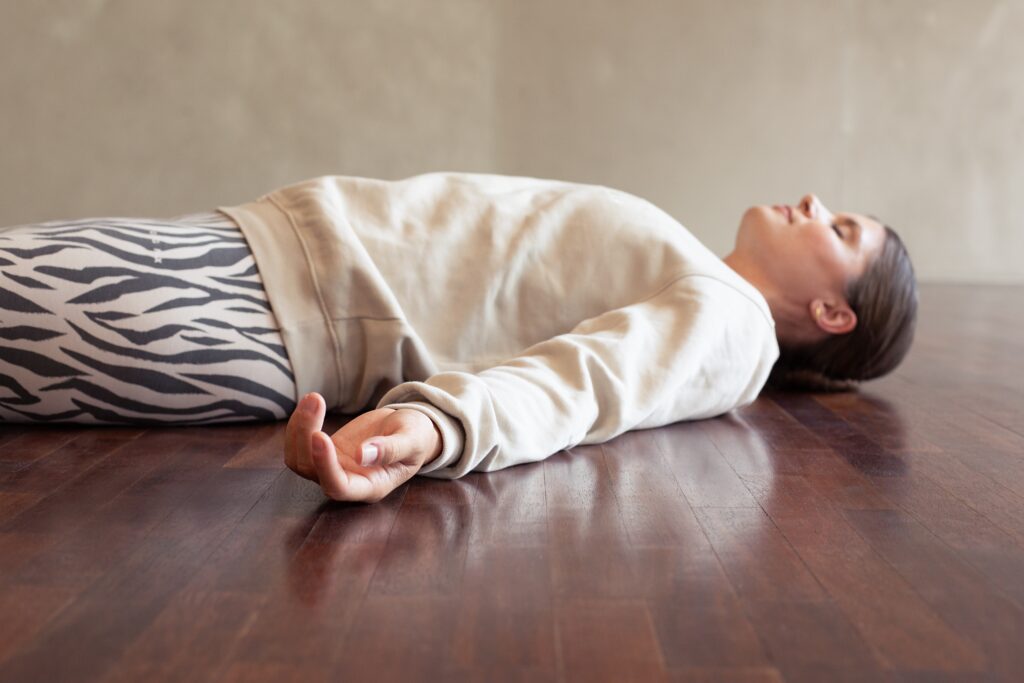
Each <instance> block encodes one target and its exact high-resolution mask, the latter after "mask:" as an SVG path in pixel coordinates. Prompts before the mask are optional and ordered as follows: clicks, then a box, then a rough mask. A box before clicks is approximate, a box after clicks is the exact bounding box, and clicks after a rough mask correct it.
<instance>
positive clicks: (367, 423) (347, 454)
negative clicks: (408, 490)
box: [284, 393, 441, 503]
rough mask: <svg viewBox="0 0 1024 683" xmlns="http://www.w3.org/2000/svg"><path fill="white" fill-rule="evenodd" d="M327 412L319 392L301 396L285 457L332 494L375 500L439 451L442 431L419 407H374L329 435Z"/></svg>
mask: <svg viewBox="0 0 1024 683" xmlns="http://www.w3.org/2000/svg"><path fill="white" fill-rule="evenodd" d="M326 413H327V405H326V403H325V402H324V398H323V396H321V395H320V394H317V393H312V394H307V395H306V396H305V397H303V399H302V400H301V401H300V402H299V405H298V406H296V408H295V412H294V413H292V416H291V418H290V419H289V420H288V427H287V429H286V431H285V452H284V459H285V464H286V465H288V467H289V468H290V469H291V470H293V471H294V472H295V473H296V474H298V475H299V476H301V477H305V478H306V479H311V480H313V481H315V482H317V483H318V484H320V488H321V489H323V492H324V493H325V494H326V495H327V496H328V497H330V498H333V499H334V500H347V501H365V502H368V503H374V502H376V501H378V500H380V499H382V498H384V496H386V495H388V494H389V493H391V492H392V491H393V490H395V489H396V488H398V487H399V486H401V485H402V484H404V483H405V482H406V481H408V480H409V479H410V478H411V477H412V476H413V475H414V474H416V472H418V471H419V469H420V468H421V467H423V465H424V464H426V463H428V462H430V461H431V460H433V459H434V458H436V457H437V456H438V455H439V454H440V453H441V434H440V432H439V431H438V430H437V427H435V426H434V423H433V421H432V420H431V419H430V418H429V417H427V416H426V415H424V414H423V413H421V412H419V411H416V410H408V409H400V410H394V409H392V408H378V409H376V410H371V411H369V412H366V413H363V414H362V415H359V416H358V417H355V418H353V419H352V421H351V422H349V423H348V424H346V425H345V426H344V427H342V428H341V429H339V430H338V431H336V432H335V433H334V434H333V435H331V436H327V434H325V433H324V432H323V431H322V429H323V426H324V416H325V415H326ZM373 446H376V456H374V453H373V450H374V449H373V448H372V447H373Z"/></svg>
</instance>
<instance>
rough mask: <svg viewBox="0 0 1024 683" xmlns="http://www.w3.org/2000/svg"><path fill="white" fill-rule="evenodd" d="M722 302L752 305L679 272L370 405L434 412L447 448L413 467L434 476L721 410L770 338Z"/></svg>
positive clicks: (760, 376) (748, 385)
mask: <svg viewBox="0 0 1024 683" xmlns="http://www.w3.org/2000/svg"><path fill="white" fill-rule="evenodd" d="M697 279H699V280H700V281H699V282H696V281H693V280H697ZM723 306H726V307H730V306H737V307H742V306H754V304H753V303H752V302H750V301H748V300H746V299H745V298H744V297H743V296H742V295H739V294H738V293H736V292H735V290H733V289H731V288H729V287H728V286H727V285H724V284H722V283H719V282H717V281H714V280H710V279H709V278H704V277H701V278H680V279H678V280H676V281H675V282H673V283H671V284H670V285H668V286H667V287H665V288H664V289H662V290H661V291H660V292H658V293H657V294H655V295H654V296H652V297H650V298H649V299H647V300H645V301H643V302H639V303H636V304H633V305H630V306H626V307H623V308H619V309H616V310H613V311H608V312H606V313H604V314H602V315H600V316H597V317H595V318H591V319H589V320H586V321H584V322H582V323H580V324H579V325H578V326H577V327H576V328H574V329H573V330H572V331H571V332H568V333H566V334H562V335H559V336H557V337H555V338H552V339H549V340H546V341H543V342H540V343H538V344H535V345H534V346H532V347H530V348H528V349H526V350H525V351H523V352H522V353H521V354H520V355H518V356H516V357H515V358H512V359H510V360H508V361H505V362H504V363H502V364H500V365H497V366H494V367H491V368H488V369H486V370H483V371H481V372H479V373H476V374H471V373H466V372H455V371H453V372H443V373H439V374H436V375H434V376H432V377H430V378H428V379H427V380H426V381H424V382H406V383H404V384H401V385H398V386H397V387H394V388H393V389H392V390H391V391H389V392H388V393H387V394H385V395H384V397H382V399H381V401H380V402H379V404H378V405H379V406H381V407H390V408H401V409H409V410H418V411H421V412H423V413H424V414H425V415H427V416H428V417H430V418H431V420H432V421H433V422H434V423H435V424H436V425H437V426H438V428H439V429H440V432H441V434H442V435H443V441H444V446H443V448H442V450H441V452H440V454H439V455H438V457H437V458H436V459H434V460H433V461H432V462H431V463H430V464H429V465H425V466H424V467H422V468H421V469H420V470H419V472H420V473H421V474H428V473H429V474H431V475H432V476H435V477H443V478H456V477H460V476H462V475H464V474H466V473H467V472H470V471H473V470H478V471H493V470H498V469H501V468H504V467H509V466H511V465H516V464H519V463H525V462H532V461H537V460H542V459H544V458H546V457H548V456H549V455H551V454H552V453H555V452H557V451H559V450H561V449H563V448H567V447H571V446H573V445H576V444H580V443H601V442H604V441H607V440H609V439H611V438H614V437H615V436H617V435H619V434H621V433H623V432H625V431H627V430H630V429H637V428H648V427H657V426H661V425H664V424H668V423H670V422H674V421H677V420H681V419H689V418H697V417H709V416H712V415H718V414H721V413H723V412H726V411H727V410H729V409H731V408H733V407H736V406H737V405H740V404H741V403H743V402H749V401H752V400H753V398H754V397H756V395H757V392H758V391H759V390H760V388H761V385H762V384H763V381H764V378H765V377H766V376H767V373H768V371H769V370H770V368H771V362H768V361H771V360H773V359H770V358H766V356H768V355H769V354H766V353H764V352H763V351H762V348H763V345H765V344H767V343H768V342H767V339H766V335H769V334H770V335H771V342H772V343H774V330H773V329H772V328H771V325H770V323H769V322H767V321H766V320H765V319H764V318H763V316H761V314H760V312H759V311H754V310H752V309H742V308H738V309H737V310H736V311H735V314H727V313H726V312H723V311H722V307H723Z"/></svg>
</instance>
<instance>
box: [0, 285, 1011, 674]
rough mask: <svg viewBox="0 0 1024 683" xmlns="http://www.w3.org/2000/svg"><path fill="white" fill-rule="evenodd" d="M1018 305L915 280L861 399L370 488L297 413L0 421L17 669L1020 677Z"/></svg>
mask: <svg viewBox="0 0 1024 683" xmlns="http://www.w3.org/2000/svg"><path fill="white" fill-rule="evenodd" d="M1022 299H1024V288H1013V287H986V288H971V287H962V286H960V287H954V286H928V287H925V288H924V289H923V292H922V301H921V304H922V317H921V321H920V325H919V333H918V341H917V344H916V346H915V348H914V350H913V352H912V355H911V357H910V358H909V359H908V360H907V362H906V363H905V364H904V366H903V367H902V368H901V369H900V370H898V371H897V373H895V374H894V375H893V376H891V377H889V378H886V379H884V380H880V381H877V382H873V383H869V384H868V385H866V386H865V388H864V389H863V390H862V391H861V392H860V393H856V394H846V395H810V394H804V395H771V394H768V395H765V396H762V398H760V399H759V400H758V401H757V402H756V403H755V404H754V405H752V406H750V407H748V408H747V409H744V410H742V411H739V412H736V413H734V414H733V415H731V416H728V417H724V418H719V419H715V420H708V421H703V422H695V423H684V424H677V425H672V426H670V427H666V428H662V429H659V430H649V431H642V432H633V433H630V434H626V435H624V436H622V437H620V438H619V439H616V440H615V441H613V442H611V443H608V444H605V445H603V446H589V447H581V448H576V449H574V450H573V451H572V452H569V453H559V454H558V455H556V456H554V457H552V458H550V459H548V460H547V461H545V462H543V463H538V464H536V465H529V466H523V467H518V468H512V469H510V470H506V471H504V472H500V473H495V474H489V475H481V474H475V475H471V476H469V477H466V478H465V479H462V480H460V481H456V482H439V481H434V480H428V479H423V478H417V479H415V480H414V481H413V482H411V483H410V484H408V485H406V486H405V487H403V488H402V489H400V490H399V491H397V492H396V493H395V494H393V495H392V497H390V498H389V499H386V500H385V501H384V502H382V503H379V504H377V505H372V506H364V505H357V506H351V505H343V504H336V503H331V502H328V501H326V500H325V499H324V497H323V496H322V495H321V493H320V491H319V489H318V488H317V487H316V486H315V485H313V484H311V483H309V482H306V481H304V480H301V479H299V478H297V477H296V476H294V475H292V474H291V473H290V472H288V471H287V470H285V469H284V468H283V465H282V463H281V443H282V435H283V425H264V426H255V427H224V428H218V427H207V428H186V429H183V428H177V429H148V430H140V429H52V428H51V429H39V428H24V427H10V426H4V427H0V680H2V681H4V682H6V681H18V682H21V681H51V680H85V681H141V680H146V681H170V680H181V681H186V680H187V681H198V680H224V681H257V680H266V681H285V680H295V681H302V682H303V683H310V682H312V681H325V680H374V681H384V680H400V679H401V680H410V679H430V680H446V681H447V680H486V681H498V680H522V681H531V682H532V681H549V680H550V681H555V680H568V681H576V680H578V681H593V680H611V681H623V680H638V681H742V682H744V683H754V682H758V683H761V682H768V681H815V682H818V681H828V682H830V681H958V682H959V681H989V680H1000V681H1020V680H1024V341H1022V338H1024V305H1022V303H1021V301H1022ZM334 424H335V425H340V424H341V420H340V419H337V420H334Z"/></svg>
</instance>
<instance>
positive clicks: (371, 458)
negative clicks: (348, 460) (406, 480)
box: [359, 424, 420, 467]
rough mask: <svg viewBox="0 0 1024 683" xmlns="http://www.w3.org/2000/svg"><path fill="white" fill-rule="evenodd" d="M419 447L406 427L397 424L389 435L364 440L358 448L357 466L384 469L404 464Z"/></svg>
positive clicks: (413, 435)
mask: <svg viewBox="0 0 1024 683" xmlns="http://www.w3.org/2000/svg"><path fill="white" fill-rule="evenodd" d="M419 447H420V443H419V442H418V441H417V440H416V437H415V434H414V433H413V432H412V430H410V429H409V427H408V425H405V424H399V426H398V429H397V430H396V431H394V432H392V433H391V434H388V435H386V436H374V437H370V438H369V439H365V440H364V441H363V442H362V443H361V444H360V447H359V464H360V465H362V466H363V467H386V466H387V465H391V464H394V463H396V462H404V461H405V460H407V459H411V458H412V457H413V456H414V455H415V453H416V449H417V448H419Z"/></svg>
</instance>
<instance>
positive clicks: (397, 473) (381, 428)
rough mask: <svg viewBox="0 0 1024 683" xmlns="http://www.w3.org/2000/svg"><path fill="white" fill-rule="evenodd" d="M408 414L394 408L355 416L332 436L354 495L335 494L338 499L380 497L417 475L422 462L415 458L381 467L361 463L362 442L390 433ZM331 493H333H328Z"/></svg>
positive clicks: (376, 498) (380, 409)
mask: <svg viewBox="0 0 1024 683" xmlns="http://www.w3.org/2000/svg"><path fill="white" fill-rule="evenodd" d="M405 424H406V423H405V421H404V416H400V415H399V414H398V412H397V411H395V410H392V409H391V408H378V409H376V410H371V411H370V412H367V413H363V414H362V415H359V416H358V417H356V418H354V419H352V420H351V421H350V422H349V423H347V424H346V425H345V426H344V427H342V428H341V429H339V430H338V431H336V432H334V434H332V435H331V441H333V442H334V447H335V448H336V449H337V454H338V462H339V464H340V465H341V472H342V473H343V475H344V477H345V478H347V482H346V486H347V489H348V492H349V495H350V496H351V498H348V497H345V498H340V497H337V496H331V497H332V498H336V499H338V500H341V499H348V500H380V499H381V498H383V497H384V496H386V495H387V494H389V493H391V492H392V491H393V490H395V489H396V488H398V487H399V486H401V485H402V484H403V483H405V482H406V481H408V479H409V478H410V477H412V476H413V475H414V474H416V471H417V470H418V469H419V465H418V464H417V463H415V461H414V459H413V458H408V459H407V460H408V461H406V460H400V461H397V462H393V463H390V464H385V465H382V466H380V467H376V466H371V467H363V466H362V465H360V464H359V452H360V449H361V448H362V444H363V442H364V441H366V440H367V439H370V438H372V437H374V436H389V435H391V434H394V433H395V432H397V431H399V430H400V429H401V428H402V427H403V426H405ZM320 484H321V486H322V485H323V482H320ZM325 492H326V491H325ZM327 494H328V495H331V494H330V492H327Z"/></svg>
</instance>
